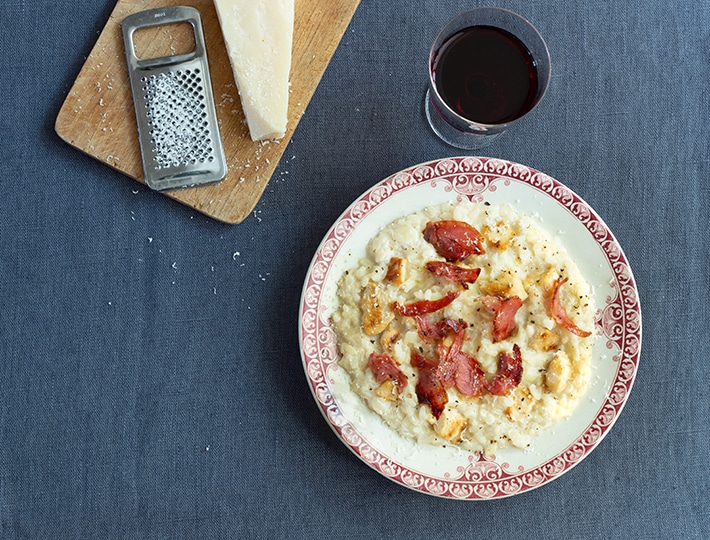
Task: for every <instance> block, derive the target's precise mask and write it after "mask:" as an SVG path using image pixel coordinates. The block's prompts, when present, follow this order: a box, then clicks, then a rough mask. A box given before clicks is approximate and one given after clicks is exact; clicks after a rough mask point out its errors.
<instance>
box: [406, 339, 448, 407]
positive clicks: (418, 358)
mask: <svg viewBox="0 0 710 540" xmlns="http://www.w3.org/2000/svg"><path fill="white" fill-rule="evenodd" d="M411 362H412V365H413V366H414V367H416V368H418V369H419V378H418V379H417V386H416V388H415V392H416V394H417V399H418V400H419V403H422V404H425V405H429V408H430V409H431V414H433V415H434V418H436V419H437V420H438V419H439V417H440V416H441V413H442V412H444V409H445V408H446V404H447V403H448V402H449V395H448V394H447V392H446V388H445V387H444V384H443V383H442V382H441V380H440V379H439V377H438V376H437V364H436V363H435V362H432V361H431V360H429V359H428V358H426V357H424V356H422V355H421V354H419V353H416V352H413V353H412V360H411Z"/></svg>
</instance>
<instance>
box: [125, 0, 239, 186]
mask: <svg viewBox="0 0 710 540" xmlns="http://www.w3.org/2000/svg"><path fill="white" fill-rule="evenodd" d="M183 22H187V23H190V24H191V25H192V28H193V31H194V35H195V49H194V50H193V51H192V52H189V53H185V54H178V55H174V56H164V57H160V58H149V59H141V58H138V57H137V56H136V50H135V44H134V40H133V37H134V33H135V32H136V30H139V29H141V28H148V27H154V26H162V25H167V24H176V23H183ZM122 28H123V41H124V46H125V49H126V59H127V62H128V72H129V75H130V81H131V92H132V93H133V103H134V106H135V111H136V120H137V121H138V139H139V142H140V149H141V156H142V159H143V172H144V175H145V183H146V184H147V185H148V186H149V187H151V188H152V189H155V190H158V191H163V190H168V189H178V188H186V187H193V186H199V185H204V184H211V183H215V182H219V181H220V180H222V179H223V178H224V176H225V175H226V173H227V165H226V160H225V157H224V148H223V147H222V140H221V138H220V134H219V125H218V123H217V113H216V111H215V105H214V97H213V95H212V83H211V80H210V73H209V65H208V63H207V53H206V49H205V41H204V35H203V33H202V20H201V18H200V13H199V11H197V10H196V9H194V8H191V7H185V6H176V7H165V8H160V9H151V10H147V11H142V12H140V13H135V14H133V15H129V16H128V17H126V18H125V19H124V20H123V23H122Z"/></svg>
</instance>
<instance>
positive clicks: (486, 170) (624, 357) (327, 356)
mask: <svg viewBox="0 0 710 540" xmlns="http://www.w3.org/2000/svg"><path fill="white" fill-rule="evenodd" d="M513 181H517V182H523V183H525V184H527V185H529V186H531V187H533V188H535V189H537V190H538V191H540V192H542V193H545V194H547V195H548V196H550V197H552V198H553V199H554V200H555V201H557V203H559V204H560V205H562V206H563V207H564V208H565V209H567V211H569V212H570V213H571V214H572V215H573V216H574V217H575V218H576V219H577V220H578V221H579V222H580V223H582V224H583V225H584V227H585V228H586V230H587V231H589V233H590V234H591V236H592V238H593V239H594V240H595V242H596V243H597V244H598V245H599V247H600V248H601V249H602V251H603V253H604V256H605V257H606V259H607V261H608V262H609V265H610V267H611V269H612V272H613V276H614V279H613V282H612V283H611V287H612V290H613V293H614V294H613V295H610V296H609V297H608V298H606V302H605V305H604V306H603V307H602V308H601V309H600V310H599V312H598V314H597V321H596V326H597V331H598V332H599V333H600V334H601V335H602V336H604V337H605V338H606V340H607V348H608V349H610V350H613V351H615V354H614V356H613V360H614V362H616V363H617V365H618V368H617V372H616V377H615V379H614V380H613V382H612V384H611V386H610V389H609V392H608V395H607V398H606V399H605V400H604V402H603V403H601V405H600V407H599V410H598V412H597V414H596V417H595V418H594V420H593V422H592V423H591V424H590V425H589V426H588V427H587V428H586V429H585V430H584V432H583V433H582V434H581V435H580V436H579V437H578V438H577V439H576V440H575V441H573V442H572V443H571V444H570V445H569V446H568V447H567V448H566V449H565V450H564V451H562V452H561V453H559V454H558V455H556V456H553V457H551V458H550V459H549V460H547V461H545V462H544V463H541V464H539V465H538V466H536V467H534V468H532V469H529V470H524V469H523V468H522V467H520V468H518V469H515V470H513V469H512V468H511V466H510V465H509V464H507V463H500V462H499V461H497V460H496V458H495V457H492V456H484V455H482V454H472V455H470V456H469V457H468V463H467V464H466V465H465V466H460V467H459V468H458V469H457V471H456V474H454V475H452V474H448V475H445V476H444V477H443V478H435V477H431V476H429V475H426V474H423V473H421V472H419V471H415V470H412V469H410V468H409V467H407V466H404V465H402V464H399V463H397V462H395V461H394V460H392V459H391V458H390V457H388V456H386V455H384V454H383V453H381V452H380V451H379V450H378V449H377V448H375V447H373V446H372V444H371V443H370V442H369V441H367V440H365V438H363V437H362V436H361V435H360V433H359V432H358V431H357V429H356V428H355V427H354V426H353V425H352V424H351V423H350V422H349V421H348V420H347V418H345V417H344V415H343V414H342V412H341V411H340V409H339V407H338V404H337V402H336V401H335V399H334V398H333V395H332V392H331V389H330V387H329V385H328V377H327V374H328V371H329V370H331V369H336V368H337V356H338V354H337V343H336V336H335V334H334V332H333V330H332V329H331V327H330V324H329V321H328V320H326V319H325V318H324V317H323V316H322V314H321V307H322V306H321V300H322V296H321V295H322V292H323V286H324V284H325V281H326V279H327V276H328V270H329V267H330V265H331V263H332V261H333V259H334V257H335V256H336V255H337V254H338V250H339V249H340V247H341V246H342V244H343V242H344V241H345V240H346V239H347V237H348V236H349V235H350V234H351V233H352V231H353V230H354V229H355V228H356V227H357V226H358V224H359V223H360V222H361V221H362V220H363V219H365V218H366V217H367V216H368V214H369V213H370V212H372V210H373V209H375V208H376V207H377V206H379V205H380V204H382V203H383V202H384V201H385V200H387V199H389V198H390V197H392V196H393V195H394V194H396V193H397V192H399V191H401V190H404V189H407V188H409V187H413V186H417V185H419V184H422V183H426V182H429V183H430V184H431V185H432V186H443V189H444V190H445V191H450V192H452V195H453V196H454V198H455V199H456V200H463V199H464V198H466V199H468V200H470V201H474V202H480V201H483V200H484V195H485V193H486V192H494V191H495V190H496V186H497V185H499V184H501V183H502V184H503V185H510V183H511V182H513ZM454 194H455V195H454ZM300 324H301V349H302V354H303V361H304V367H305V371H306V374H307V376H308V379H309V382H310V385H311V388H312V391H313V394H314V396H315V397H316V399H317V400H318V402H319V405H320V407H321V410H322V411H323V413H324V414H325V416H326V417H327V418H328V421H329V422H330V424H331V426H332V427H333V428H334V429H335V431H336V432H337V433H338V435H339V436H340V437H341V439H342V440H343V441H344V442H345V443H346V444H347V445H348V446H349V447H350V449H351V450H353V452H355V453H356V454H357V455H358V456H359V457H360V458H361V459H362V460H363V461H365V462H366V463H368V464H369V465H370V466H371V467H373V468H374V469H375V470H377V471H379V472H380V473H382V474H383V475H385V476H386V477H388V478H390V479H392V480H394V481H395V482H398V483H400V484H402V485H404V486H407V487H409V488H412V489H415V490H418V491H422V492H424V493H428V494H431V495H436V496H441V497H448V498H454V499H493V498H500V497H507V496H510V495H515V494H517V493H522V492H525V491H528V490H530V489H533V488H536V487H538V486H541V485H543V484H545V483H547V482H549V481H551V480H553V479H555V478H557V477H558V476H560V475H561V474H563V473H564V472H566V471H567V470H569V469H570V468H572V467H573V466H574V465H576V464H577V463H579V462H580V461H581V460H582V459H584V457H585V456H587V455H588V454H589V453H590V452H591V451H592V450H593V449H594V448H595V447H596V446H597V444H599V442H600V441H601V439H602V438H603V437H604V435H605V434H606V433H607V431H608V430H609V429H610V428H611V426H612V425H613V423H614V421H615V420H616V418H617V417H618V415H619V413H620V412H621V409H622V408H623V405H624V403H625V401H626V398H627V396H628V394H629V392H630V390H631V386H632V384H633V381H634V377H635V374H636V369H637V364H638V359H639V355H640V350H641V309H640V305H639V299H638V294H637V291H636V286H635V283H634V279H633V274H632V272H631V268H630V267H629V264H628V261H627V259H626V257H625V255H624V253H623V251H622V250H621V248H620V247H619V245H618V243H617V242H616V240H615V239H614V237H613V235H612V233H611V231H610V230H609V229H608V228H607V226H606V225H605V224H604V223H603V221H602V220H601V219H600V218H599V217H598V216H597V215H596V214H595V213H594V211H593V210H592V209H591V208H590V207H589V206H588V205H587V204H586V203H585V202H584V201H583V200H582V199H580V198H579V197H578V196H577V195H576V194H575V193H574V192H572V191H571V190H570V189H568V188H567V187H566V186H564V185H562V184H561V183H559V182H558V181H556V180H554V179H553V178H551V177H549V176H547V175H545V174H543V173H541V172H538V171H536V170H534V169H531V168H529V167H526V166H524V165H520V164H517V163H511V162H509V161H505V160H500V159H491V158H485V157H458V158H450V159H442V160H437V161H432V162H429V163H424V164H421V165H417V166H415V167H411V168H409V169H407V170H404V171H402V172H399V173H397V174H394V175H392V176H390V177H389V178H387V179H385V180H383V181H382V182H380V183H379V184H377V185H376V186H374V187H373V188H372V189H371V190H369V191H368V192H366V193H365V194H364V195H363V196H362V197H361V198H360V199H358V200H357V201H356V202H355V203H354V204H353V205H352V206H351V208H350V209H349V210H348V211H347V212H346V213H345V214H344V215H343V216H342V217H341V219H340V220H339V221H338V222H337V223H336V224H335V226H334V227H333V228H332V229H331V231H330V232H329V233H328V235H327V237H326V238H325V240H324V241H323V243H322V245H321V247H320V248H319V250H318V252H317V253H316V255H315V258H314V260H313V263H312V266H311V270H310V271H309V273H308V277H307V279H306V283H305V285H304V294H303V300H302V305H301V321H300Z"/></svg>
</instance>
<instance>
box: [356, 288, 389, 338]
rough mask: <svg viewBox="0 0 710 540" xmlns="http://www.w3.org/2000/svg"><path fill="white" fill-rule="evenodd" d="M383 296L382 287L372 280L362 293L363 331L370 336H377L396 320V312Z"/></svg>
mask: <svg viewBox="0 0 710 540" xmlns="http://www.w3.org/2000/svg"><path fill="white" fill-rule="evenodd" d="M383 296H384V295H383V292H382V286H381V285H380V284H379V283H377V282H375V281H372V280H371V281H370V282H369V283H368V284H367V285H366V286H365V288H364V289H363V291H362V299H361V302H360V306H361V307H362V329H363V332H365V334H367V335H368V336H376V335H377V334H379V333H380V332H382V331H383V330H384V329H385V328H387V325H388V324H389V323H390V322H391V321H392V319H394V312H393V311H392V310H391V309H390V307H389V305H388V302H387V301H386V299H385V298H384V297H383Z"/></svg>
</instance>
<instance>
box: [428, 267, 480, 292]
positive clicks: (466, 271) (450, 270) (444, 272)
mask: <svg viewBox="0 0 710 540" xmlns="http://www.w3.org/2000/svg"><path fill="white" fill-rule="evenodd" d="M426 269H427V270H429V272H431V273H432V274H434V275H435V276H439V277H442V278H444V279H448V280H449V281H453V282H454V283H460V284H461V286H462V287H463V288H464V289H468V284H469V283H475V281H476V280H477V279H478V275H479V274H480V273H481V269H480V268H466V267H463V266H458V265H456V264H452V263H449V262H443V261H429V262H428V263H426Z"/></svg>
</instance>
